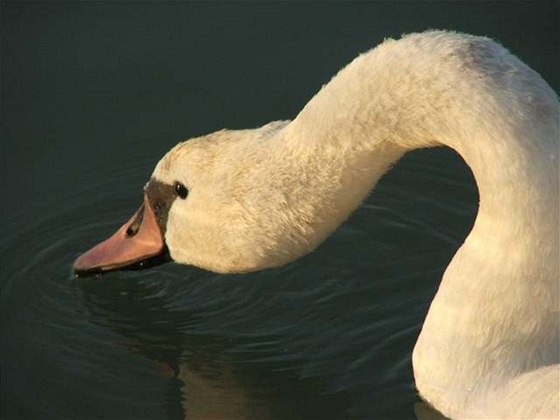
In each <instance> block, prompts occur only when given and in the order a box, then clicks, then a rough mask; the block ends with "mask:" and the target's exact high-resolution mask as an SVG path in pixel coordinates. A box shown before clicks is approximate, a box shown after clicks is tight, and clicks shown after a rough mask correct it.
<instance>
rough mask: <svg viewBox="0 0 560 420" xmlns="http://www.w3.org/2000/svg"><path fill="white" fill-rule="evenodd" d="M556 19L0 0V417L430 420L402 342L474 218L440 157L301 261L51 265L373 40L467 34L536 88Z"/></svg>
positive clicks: (515, 12)
mask: <svg viewBox="0 0 560 420" xmlns="http://www.w3.org/2000/svg"><path fill="white" fill-rule="evenodd" d="M318 10H320V13H319V12H318ZM557 11H558V6H557V5H553V4H552V3H551V4H547V3H540V5H539V6H538V7H536V6H531V5H530V4H529V3H522V2H516V3H496V4H494V3H484V4H482V3H481V4H474V5H467V4H465V3H461V2H450V3H437V4H436V3H434V4H428V3H422V4H413V3H396V4H392V3H373V4H365V3H356V4H353V6H352V7H349V6H342V5H339V4H336V3H333V4H331V3H328V4H321V5H311V4H308V5H304V6H294V5H292V4H284V3H277V4H273V5H263V6H257V5H254V4H249V3H233V4H225V3H211V4H209V5H207V4H198V3H195V4H187V5H182V4H178V3H163V4H162V3H120V4H110V3H82V4H50V5H40V4H10V5H8V6H6V7H5V16H4V23H3V26H6V31H5V32H6V40H5V65H4V81H5V84H4V88H3V90H4V95H3V99H4V106H5V110H4V111H3V114H4V121H5V129H4V139H3V140H2V154H1V159H2V168H1V170H2V226H1V227H2V236H1V242H0V262H1V266H0V269H1V275H2V306H1V310H2V317H1V323H2V324H1V331H2V347H1V363H2V372H1V374H2V418H7V419H8V418H37V419H48V418H54V419H61V418H75V419H84V418H96V419H97V418H104V419H157V418H170V419H175V418H184V417H186V418H189V419H200V418H259V419H261V418H263V419H264V418H279V419H286V418H290V419H291V418H332V419H339V418H403V419H415V418H417V417H418V418H437V413H435V412H433V411H430V409H429V408H428V407H426V406H425V405H424V404H423V403H422V402H421V400H420V399H419V398H418V396H417V393H416V391H415V388H414V381H413V377H412V368H411V351H412V348H413V346H414V343H415V341H416V337H417V335H418V333H419V331H420V328H421V325H422V322H423V318H424V316H425V314H426V311H427V309H428V306H429V303H430V301H431V299H432V298H433V295H434V293H435V291H436V289H437V287H438V284H439V279H440V278H441V275H442V273H443V271H444V269H445V267H446V265H447V263H448V262H449V260H450V258H451V257H452V255H453V253H454V252H455V250H456V249H457V248H458V247H459V246H460V244H461V242H462V241H463V240H464V238H465V236H466V234H467V233H468V231H469V230H470V227H471V226H472V222H473V220H474V216H475V214H476V208H477V192H476V186H475V183H474V180H473V179H472V175H471V173H470V171H469V169H468V168H467V167H466V166H465V164H464V162H463V161H462V160H461V159H460V158H459V157H458V156H457V155H456V154H455V153H453V152H452V151H450V150H447V149H433V150H422V151H416V152H414V153H411V154H409V155H407V156H406V157H405V158H404V159H403V160H402V161H401V162H400V163H399V164H398V165H397V166H396V167H395V168H394V169H393V170H392V171H391V172H390V173H389V174H388V175H387V176H386V177H384V178H383V180H382V181H381V183H380V184H379V185H378V187H377V188H376V190H375V192H374V193H373V194H372V195H371V196H370V197H369V198H368V199H367V201H366V202H365V203H364V204H363V205H362V206H361V207H360V209H359V210H358V211H357V212H356V213H355V214H354V215H353V216H352V217H351V218H350V220H349V221H348V222H347V223H345V224H344V225H343V226H342V227H341V228H340V229H339V230H338V231H337V232H336V233H335V234H334V235H333V236H332V237H331V238H329V240H328V241H327V242H325V243H324V244H323V245H322V246H321V247H320V248H319V249H318V250H317V251H316V252H315V253H313V254H311V255H308V256H306V257H304V258H302V259H300V260H298V261H296V262H294V263H292V264H289V265H287V266H285V267H282V268H279V269H275V270H267V271H264V272H260V273H254V274H248V275H227V276H224V275H215V274H212V273H209V272H205V271H203V270H199V269H196V268H192V267H184V266H178V265H175V264H167V265H163V266H158V267H155V268H152V269H150V270H146V271H122V272H115V273H111V274H107V275H104V276H97V277H93V278H87V279H76V278H75V277H74V275H73V273H72V269H71V265H72V262H73V260H74V259H75V258H76V257H77V256H78V255H79V253H80V252H82V251H83V250H85V249H87V248H88V247H89V246H91V245H92V244H94V243H95V242H96V241H98V240H99V239H101V238H104V237H105V236H107V235H108V234H109V233H112V232H113V231H114V230H115V229H116V228H117V227H118V226H120V224H121V223H123V222H124V221H125V220H127V219H128V217H129V216H130V214H131V213H132V212H133V211H134V210H135V209H136V208H137V206H138V204H139V202H140V199H141V188H142V186H143V184H144V183H145V182H146V180H147V179H148V178H149V175H150V173H151V171H152V169H153V166H154V165H155V163H156V162H157V160H158V159H159V158H160V157H161V155H162V154H163V153H164V152H165V151H166V150H167V149H168V148H169V147H171V146H172V145H173V144H174V143H175V142H176V141H177V140H179V139H182V138H184V137H190V136H194V135H197V134H202V133H205V132H210V131H214V130H216V129H219V128H222V127H223V126H227V127H232V128H235V127H252V126H257V125H261V124H264V123H266V122H268V121H270V120H273V119H281V118H289V117H293V115H295V114H296V113H297V110H298V109H299V108H300V107H301V106H302V104H304V103H305V102H306V100H307V99H308V98H309V97H310V96H311V95H312V94H313V93H314V91H316V90H317V89H318V87H319V86H320V85H321V84H322V83H324V82H326V81H327V80H328V78H329V77H330V76H332V75H333V74H334V73H335V72H336V70H337V69H338V68H340V67H341V66H342V65H343V64H344V63H346V62H347V61H349V60H350V59H351V58H352V57H353V56H354V55H355V54H357V53H358V52H359V51H363V50H365V49H367V48H369V47H371V46H373V45H375V44H377V43H378V42H379V41H380V40H381V39H382V38H383V37H385V36H397V35H398V34H400V33H402V32H409V31H412V30H420V29H422V28H425V27H447V28H456V29H460V30H464V31H468V32H475V33H483V34H488V35H491V36H494V37H497V38H499V39H501V40H502V41H503V42H504V43H505V44H507V45H508V47H510V48H511V49H512V50H513V51H515V52H516V53H517V54H519V55H520V56H521V57H522V58H523V59H524V60H525V61H527V62H528V63H529V64H530V65H531V66H533V67H534V68H535V69H537V70H538V71H539V72H541V73H542V74H543V75H544V77H545V78H546V79H547V80H548V81H549V83H551V85H552V86H553V87H554V88H556V89H557V87H558V77H559V76H558V75H559V72H558V62H559V60H558V46H557V45H556V44H554V43H553V40H554V39H555V37H554V34H556V33H557V30H558V28H557V25H558V23H557V19H555V16H557V14H554V13H553V12H557ZM512 19H515V21H516V25H515V26H514V27H513V25H511V20H512ZM533 21H534V22H538V24H537V23H533ZM371 28H375V29H371ZM310 55H311V56H313V59H311V60H310V59H309V56H310Z"/></svg>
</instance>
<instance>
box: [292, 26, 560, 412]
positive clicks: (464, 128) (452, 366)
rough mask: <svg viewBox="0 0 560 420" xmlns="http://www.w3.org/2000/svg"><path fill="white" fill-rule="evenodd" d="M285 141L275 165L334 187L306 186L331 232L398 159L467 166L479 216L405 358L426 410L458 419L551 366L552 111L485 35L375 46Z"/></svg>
mask: <svg viewBox="0 0 560 420" xmlns="http://www.w3.org/2000/svg"><path fill="white" fill-rule="evenodd" d="M285 131H286V133H285V134H286V135H285V138H284V143H283V144H284V145H283V147H285V150H284V156H288V159H289V156H297V159H294V162H300V163H301V164H302V165H307V166H309V165H316V171H317V172H319V174H320V177H322V178H324V180H323V181H324V184H326V185H328V188H330V189H331V190H332V191H335V192H332V193H329V192H328V191H326V192H324V193H322V190H321V188H322V186H321V185H319V184H317V185H313V188H315V189H316V190H317V191H318V192H319V193H318V194H317V195H318V196H321V197H323V196H324V197H325V200H329V202H328V203H322V207H321V211H320V212H319V213H321V215H322V217H323V218H324V219H325V220H328V219H329V218H331V219H334V220H336V223H338V222H340V221H341V220H342V219H344V218H345V217H347V214H348V213H349V212H350V211H351V210H352V209H353V207H355V206H356V205H357V204H358V203H359V202H360V201H361V200H362V199H363V198H364V197H365V195H366V194H367V193H368V191H369V190H370V189H371V188H372V186H373V185H374V184H375V182H376V181H377V179H378V178H380V177H381V176H382V175H383V173H384V172H385V171H386V170H387V169H388V168H389V167H390V165H391V164H392V163H393V162H395V161H396V160H397V159H399V157H400V156H402V154H404V153H405V152H407V151H408V150H411V149H414V148H419V147H429V146H433V145H447V146H449V147H451V148H453V149H455V150H456V151H457V152H458V153H459V154H460V155H461V156H462V157H463V158H464V160H465V161H466V162H467V164H468V165H469V166H470V168H471V169H472V171H473V173H474V176H475V178H476V182H477V186H478V189H479V194H480V207H479V213H478V216H477V219H476V222H475V225H474V228H473V230H472V232H471V233H470V235H469V236H468V238H467V239H466V241H465V243H464V244H463V246H462V247H461V248H460V249H459V251H458V252H457V254H456V255H455V257H454V258H453V260H452V262H451V264H450V265H449V267H448V269H447V271H446V273H445V275H444V278H443V280H442V283H441V286H440V289H439V291H438V293H437V295H436V297H435V298H434V301H433V303H432V305H431V308H430V310H429V313H428V315H427V318H426V321H425V324H424V326H423V329H422V332H421V334H420V337H419V340H418V343H417V345H416V348H415V351H414V359H413V363H414V371H415V378H416V383H417V386H418V389H419V390H420V392H421V394H422V395H423V396H424V397H425V398H426V399H427V400H428V401H430V402H432V403H434V405H436V406H437V407H438V408H440V409H441V410H442V411H443V412H444V413H445V414H448V415H453V416H456V415H464V414H465V413H466V412H467V411H468V406H469V404H470V403H471V402H472V401H474V400H475V399H477V398H478V395H482V394H484V393H485V392H486V390H487V389H488V388H492V387H494V386H499V385H500V384H501V383H503V382H505V381H508V380H509V379H511V378H512V377H514V376H515V375H517V374H519V373H522V372H524V371H527V370H530V369H534V368H536V367H538V366H544V365H547V364H550V363H558V312H557V311H558V295H559V293H558V101H557V99H556V96H555V94H554V92H553V91H552V90H551V89H550V88H549V87H548V85H547V84H546V83H545V82H544V81H543V80H542V79H541V78H540V77H539V76H538V74H536V73H534V72H533V71H532V70H530V69H529V68H528V67H527V66H525V65H524V64H523V63H521V62H520V61H519V60H517V59H516V58H515V57H513V56H512V55H510V54H509V53H508V52H507V51H505V50H504V49H503V48H501V47H500V46H498V45H497V44H495V43H493V42H491V41H489V40H487V39H485V38H477V37H467V36H459V35H457V36H455V37H454V36H450V35H449V34H446V35H445V36H442V35H441V34H438V33H434V34H433V36H431V37H430V36H426V35H425V34H424V35H423V36H422V37H418V36H417V37H414V36H410V37H408V38H406V39H404V40H401V41H398V43H395V42H393V41H387V42H385V43H384V44H382V45H381V46H380V47H378V48H376V49H375V50H373V51H372V52H370V53H367V54H364V55H362V56H360V57H358V58H357V59H356V60H355V61H354V62H353V63H351V64H350V65H349V66H348V67H346V68H345V69H343V70H342V71H341V72H340V73H339V74H338V75H337V76H336V77H335V78H334V79H333V80H332V81H331V82H330V83H329V84H328V85H326V86H325V87H324V88H323V89H322V90H321V91H320V92H319V93H318V94H317V95H316V96H315V97H314V98H313V99H312V100H311V101H310V102H309V103H308V104H307V105H306V107H305V108H304V109H303V110H302V112H301V113H300V115H298V117H297V118H296V119H295V120H294V121H293V122H292V123H291V124H290V125H289V126H288V127H286V130H285ZM296 172H298V173H300V174H302V173H305V169H304V168H303V167H302V168H300V170H297V169H296ZM327 179H330V180H332V181H333V182H327V181H326V180H327ZM329 194H331V195H329ZM313 195H316V194H315V191H314V192H313ZM329 213H332V214H329ZM324 228H325V230H327V231H328V230H329V229H332V226H330V225H328V223H327V222H325V227H324ZM403 252H406V250H403ZM555 311H556V312H555ZM465 410H467V411H465Z"/></svg>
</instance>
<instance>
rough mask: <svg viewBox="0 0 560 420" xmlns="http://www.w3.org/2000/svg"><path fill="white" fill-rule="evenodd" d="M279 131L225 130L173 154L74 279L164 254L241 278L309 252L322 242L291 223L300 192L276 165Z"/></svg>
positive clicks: (78, 265)
mask: <svg viewBox="0 0 560 420" xmlns="http://www.w3.org/2000/svg"><path fill="white" fill-rule="evenodd" d="M285 126H286V122H277V123H271V124H268V125H266V126H264V127H262V128H259V129H255V130H239V131H229V130H227V131H226V130H224V131H219V132H216V133H213V134H210V135H207V136H204V137H200V138H196V139H192V140H188V141H185V142H183V143H180V144H178V145H177V146H175V147H174V148H173V149H171V150H170V151H169V152H168V153H167V154H166V155H165V156H164V157H163V158H162V159H161V160H160V161H159V163H158V164H157V166H156V168H155V170H154V172H153V174H152V176H151V178H150V180H149V181H148V183H147V184H146V186H145V187H144V203H143V205H142V207H141V208H140V210H138V212H137V213H136V214H135V215H134V216H133V217H132V218H131V219H130V220H129V221H128V222H127V223H126V224H125V225H124V226H123V227H121V229H119V230H118V231H117V232H116V233H115V234H114V235H113V236H112V237H111V238H109V239H107V240H106V241H105V242H102V243H100V244H99V245H97V246H96V247H94V248H92V249H91V250H90V251H88V252H86V253H85V254H83V255H82V256H81V257H80V258H78V259H77V260H76V262H75V263H74V267H75V269H76V271H77V272H98V271H107V270H112V269H117V268H123V267H128V266H131V265H136V266H137V265H138V264H139V263H140V264H141V263H143V262H147V261H153V260H154V258H156V259H158V258H159V257H160V256H161V255H162V254H164V253H167V252H168V253H169V255H170V256H171V258H172V259H173V260H174V261H176V262H178V263H181V264H188V265H194V266H197V267H201V268H204V269H207V270H211V271H215V272H221V273H225V272H247V271H254V270H259V269H263V268H268V267H274V266H279V265H282V264H284V263H286V262H288V261H290V260H293V259H295V258H297V257H299V256H301V255H302V254H305V253H307V252H309V251H311V250H312V249H313V248H314V247H315V246H316V245H317V244H318V243H320V242H321V240H322V239H324V237H325V236H326V234H325V235H315V234H314V228H313V227H312V226H308V224H307V223H306V221H305V220H302V217H299V218H298V216H297V214H302V215H304V217H305V206H304V205H303V203H301V202H300V206H294V203H295V201H297V200H298V197H297V195H298V194H301V190H300V189H297V185H292V186H290V184H291V182H290V180H289V179H288V178H289V177H294V176H297V174H294V173H293V171H290V170H286V171H285V172H284V170H283V169H282V168H284V169H285V165H280V164H278V163H279V162H276V161H275V158H274V155H275V153H274V147H275V146H274V144H275V143H274V138H275V136H277V135H278V134H280V133H281V131H282V129H283V128H284V127H285ZM285 159H286V156H283V157H282V161H284V160H285ZM275 166H278V168H279V169H278V170H276V169H275V168H274V167H275ZM294 188H295V191H294ZM300 201H301V200H300ZM297 207H301V208H297ZM311 218H312V217H311V216H309V219H311ZM313 219H317V218H316V217H313Z"/></svg>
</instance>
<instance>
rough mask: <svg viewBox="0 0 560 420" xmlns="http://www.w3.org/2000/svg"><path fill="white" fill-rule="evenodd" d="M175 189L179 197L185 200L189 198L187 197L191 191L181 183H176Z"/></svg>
mask: <svg viewBox="0 0 560 420" xmlns="http://www.w3.org/2000/svg"><path fill="white" fill-rule="evenodd" d="M174 188H175V192H176V193H177V195H178V196H179V197H181V198H182V199H183V200H184V199H185V198H187V195H188V194H189V190H187V187H185V186H184V185H183V184H181V183H180V182H175V185H174Z"/></svg>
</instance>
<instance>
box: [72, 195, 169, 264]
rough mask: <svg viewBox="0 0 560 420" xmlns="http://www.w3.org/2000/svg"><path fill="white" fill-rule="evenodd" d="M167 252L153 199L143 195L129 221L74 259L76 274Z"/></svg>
mask: <svg viewBox="0 0 560 420" xmlns="http://www.w3.org/2000/svg"><path fill="white" fill-rule="evenodd" d="M164 251H165V242H164V238H163V234H162V230H161V228H160V227H159V225H158V222H157V218H156V215H155V214H154V210H153V209H152V206H151V205H150V201H149V200H148V197H147V195H146V194H144V204H142V206H140V208H139V209H138V210H137V211H136V213H134V215H133V216H132V217H131V218H130V220H129V221H128V222H126V223H125V224H124V225H123V226H122V227H121V228H120V229H119V230H117V231H116V232H115V234H113V236H111V237H110V238H108V239H106V240H105V241H103V242H101V243H100V244H98V245H96V246H94V247H93V248H91V249H90V250H89V251H87V252H86V253H84V254H82V255H80V257H78V259H77V260H76V261H74V270H75V271H76V273H77V274H84V273H88V272H99V271H108V270H114V269H116V268H121V267H126V266H129V265H131V264H134V263H138V262H140V261H144V260H146V259H148V258H151V257H155V256H157V255H160V254H162V253H163V252H164Z"/></svg>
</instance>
